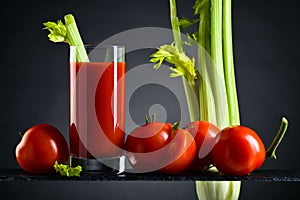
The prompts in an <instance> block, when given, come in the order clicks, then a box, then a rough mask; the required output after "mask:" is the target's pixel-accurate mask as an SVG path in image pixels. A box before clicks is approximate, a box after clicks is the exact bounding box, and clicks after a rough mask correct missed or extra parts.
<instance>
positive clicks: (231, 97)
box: [223, 0, 240, 125]
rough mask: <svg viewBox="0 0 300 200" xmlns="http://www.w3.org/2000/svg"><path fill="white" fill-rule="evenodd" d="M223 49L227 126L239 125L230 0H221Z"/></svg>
mask: <svg viewBox="0 0 300 200" xmlns="http://www.w3.org/2000/svg"><path fill="white" fill-rule="evenodd" d="M223 1H224V3H223V5H224V6H223V46H224V47H223V49H224V74H225V84H226V92H227V99H228V101H227V103H228V112H229V124H230V125H239V124H240V116H239V104H238V98H237V91H236V84H235V74H234V60H233V49H232V17H231V15H232V14H231V12H232V11H231V7H232V5H231V0H223Z"/></svg>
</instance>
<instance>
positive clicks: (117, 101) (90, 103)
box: [69, 62, 125, 158]
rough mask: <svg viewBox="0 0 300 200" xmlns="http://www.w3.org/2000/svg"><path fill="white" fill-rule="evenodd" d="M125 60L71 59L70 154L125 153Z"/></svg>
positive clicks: (101, 156)
mask: <svg viewBox="0 0 300 200" xmlns="http://www.w3.org/2000/svg"><path fill="white" fill-rule="evenodd" d="M124 126H125V62H70V135H69V136H70V138H69V139H70V154H71V155H72V156H74V157H78V158H105V157H116V156H121V155H122V149H123V145H124V137H125V132H124V131H125V127H124Z"/></svg>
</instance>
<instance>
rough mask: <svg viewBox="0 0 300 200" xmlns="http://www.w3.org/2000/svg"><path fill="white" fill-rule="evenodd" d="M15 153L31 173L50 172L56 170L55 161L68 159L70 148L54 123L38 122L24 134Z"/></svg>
mask: <svg viewBox="0 0 300 200" xmlns="http://www.w3.org/2000/svg"><path fill="white" fill-rule="evenodd" d="M15 155H16V159H17V162H18V164H19V165H20V167H21V168H22V169H23V170H25V171H27V172H29V173H50V172H54V168H53V165H54V163H55V161H57V162H59V163H65V162H67V161H68V159H69V148H68V144H67V142H66V140H65V138H64V136H63V135H62V134H61V133H60V132H59V130H57V129H56V128H55V127H53V126H52V125H48V124H38V125H35V126H33V127H31V128H29V129H28V130H27V131H26V132H25V133H24V134H23V136H22V139H21V141H20V142H19V144H18V145H17V147H16V150H15Z"/></svg>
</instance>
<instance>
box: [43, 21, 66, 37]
mask: <svg viewBox="0 0 300 200" xmlns="http://www.w3.org/2000/svg"><path fill="white" fill-rule="evenodd" d="M43 25H44V26H45V27H44V29H46V30H49V32H50V33H49V34H48V37H49V40H51V41H52V42H66V37H67V28H66V26H65V25H64V24H63V23H62V21H61V20H58V21H57V23H55V22H45V23H43Z"/></svg>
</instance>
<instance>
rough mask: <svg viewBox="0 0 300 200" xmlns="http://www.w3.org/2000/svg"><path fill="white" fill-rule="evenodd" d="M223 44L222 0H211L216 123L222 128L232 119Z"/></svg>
mask: <svg viewBox="0 0 300 200" xmlns="http://www.w3.org/2000/svg"><path fill="white" fill-rule="evenodd" d="M222 44H223V42H222V0H211V58H212V62H213V67H212V74H213V79H212V87H213V88H212V90H213V95H214V99H215V107H216V120H217V123H216V125H217V126H218V127H219V128H220V129H223V128H225V127H226V126H228V125H229V121H230V120H229V115H228V106H227V105H228V102H227V95H226V86H225V78H224V69H223V45H222ZM224 91H225V93H224ZM224 105H225V106H224Z"/></svg>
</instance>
